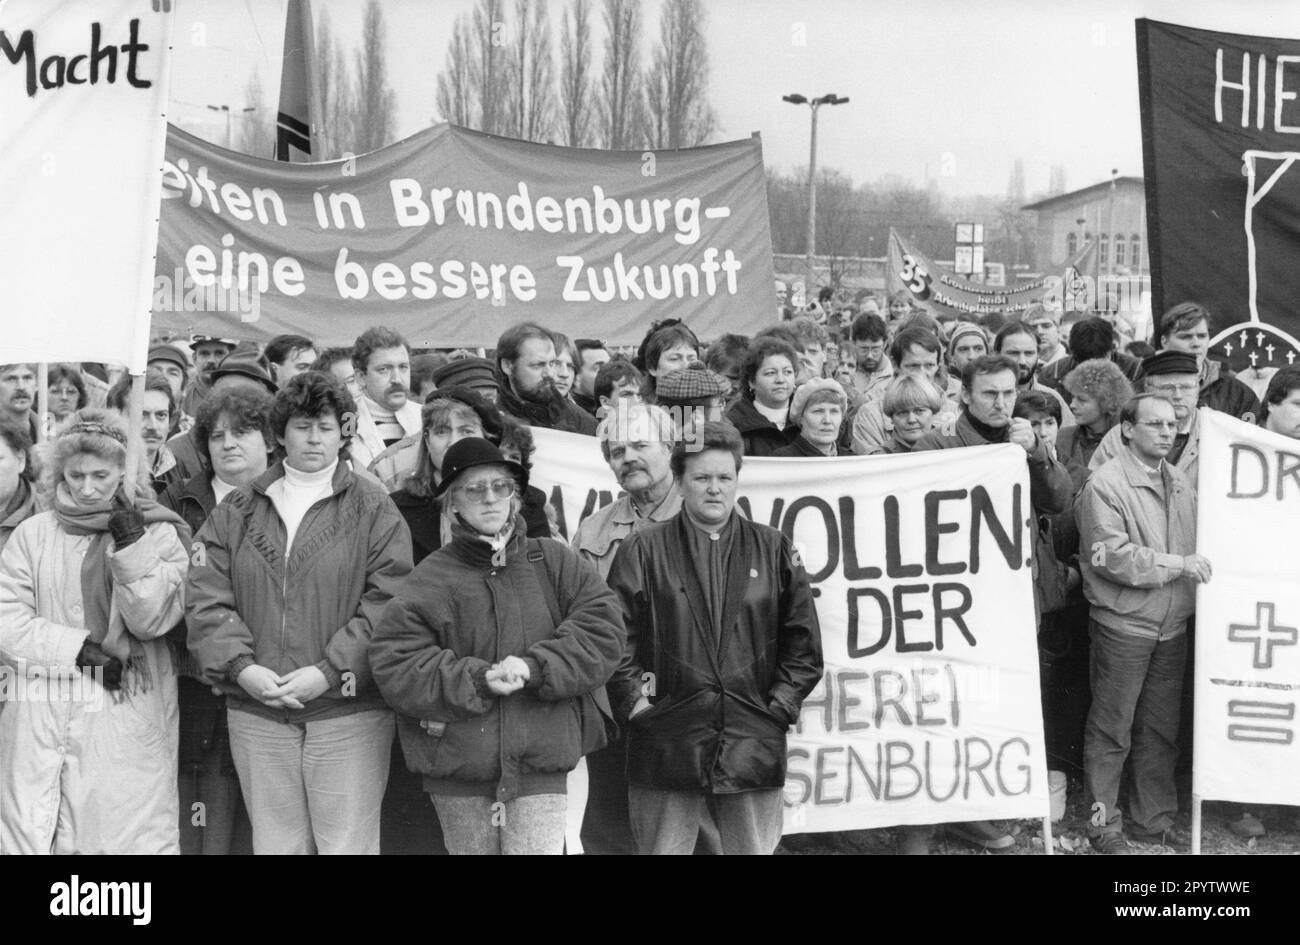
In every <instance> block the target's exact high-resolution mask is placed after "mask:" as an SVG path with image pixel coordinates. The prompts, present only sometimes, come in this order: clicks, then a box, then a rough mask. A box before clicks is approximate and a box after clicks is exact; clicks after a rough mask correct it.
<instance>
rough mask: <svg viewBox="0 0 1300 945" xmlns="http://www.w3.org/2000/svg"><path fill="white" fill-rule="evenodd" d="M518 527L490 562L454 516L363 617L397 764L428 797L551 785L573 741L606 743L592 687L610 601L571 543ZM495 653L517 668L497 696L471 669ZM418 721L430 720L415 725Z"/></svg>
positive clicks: (617, 642)
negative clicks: (393, 726)
mask: <svg viewBox="0 0 1300 945" xmlns="http://www.w3.org/2000/svg"><path fill="white" fill-rule="evenodd" d="M523 528H524V525H523V519H522V517H516V519H515V532H514V535H513V536H512V537H511V539H510V541H509V543H508V544H507V545H506V548H505V549H504V563H499V562H500V561H501V558H500V557H497V558H496V559H495V561H496V562H497V563H494V554H493V551H492V549H491V547H490V546H489V545H488V544H487V543H486V542H484V541H483V540H481V539H479V538H478V537H477V536H474V535H472V534H470V533H469V532H468V531H467V530H465V529H464V528H461V527H459V526H457V527H456V528H455V529H454V531H453V538H452V541H451V543H450V544H449V545H444V546H443V547H441V548H439V549H438V550H437V551H436V552H434V553H433V554H431V555H430V556H429V557H428V558H426V559H425V560H424V561H423V562H422V563H421V564H420V565H419V566H418V567H416V569H415V570H414V571H412V572H411V574H410V576H409V577H407V579H406V580H405V581H403V582H402V583H401V584H400V585H399V586H398V588H397V590H396V592H395V594H394V597H393V600H392V601H391V602H390V603H389V604H388V606H387V607H386V608H385V610H384V613H383V617H382V618H381V620H380V621H379V624H378V626H377V627H376V630H375V636H374V640H373V642H372V644H371V652H370V663H371V666H372V667H373V669H374V673H375V680H376V682H377V683H378V684H379V690H380V692H382V693H383V696H384V698H385V699H386V700H387V701H388V704H389V705H391V706H392V707H393V708H394V709H396V710H397V712H398V714H399V720H398V731H399V733H400V738H401V742H402V750H403V752H404V754H405V755H406V763H407V766H408V767H409V768H410V769H411V770H412V771H414V772H416V773H418V774H422V775H424V784H425V790H427V791H429V792H430V793H432V794H457V795H487V796H492V795H495V796H496V797H497V799H498V800H503V801H505V800H510V799H511V798H513V797H516V796H519V795H521V794H538V793H559V794H562V793H564V781H565V775H566V773H567V772H568V771H570V770H571V769H572V768H573V767H574V766H575V765H576V764H577V763H578V759H579V758H581V757H582V755H583V753H584V749H585V750H586V751H594V750H596V749H597V748H600V747H603V745H604V744H605V731H604V724H603V722H602V721H601V718H600V713H599V710H598V708H597V702H596V697H595V695H594V694H593V693H594V691H595V690H599V689H600V687H601V686H603V685H604V683H605V682H606V680H608V679H609V677H610V675H611V674H612V673H613V672H614V668H615V667H616V666H617V665H618V661H619V657H620V656H621V655H622V653H623V646H624V643H625V634H624V631H623V619H622V614H621V613H620V612H619V608H618V602H617V601H616V600H615V598H614V595H613V594H612V593H610V590H609V588H607V587H606V586H605V585H604V583H602V582H601V580H600V578H599V577H598V576H597V574H596V571H595V569H594V568H592V567H591V565H589V564H587V563H586V562H584V561H582V560H581V559H580V558H579V557H578V555H577V553H576V552H574V551H572V550H570V549H569V548H567V547H566V546H565V545H563V544H561V543H560V542H557V541H554V540H552V539H547V538H543V539H536V538H528V537H526V536H525V535H524V533H523ZM534 559H536V560H534ZM539 565H540V568H539ZM539 571H540V572H541V574H544V575H546V577H547V579H548V580H549V581H550V582H551V586H552V591H551V595H553V596H551V595H548V594H547V592H546V591H545V589H544V588H543V587H542V585H541V583H540V579H539ZM552 606H553V607H554V609H555V611H558V616H559V617H560V621H559V624H558V626H557V624H556V622H555V620H554V619H553V618H552ZM507 656H517V657H520V658H521V659H523V660H524V661H525V662H526V663H527V664H528V667H529V679H528V684H527V685H526V686H525V688H523V689H521V690H519V691H517V692H514V693H512V694H511V695H509V696H506V697H504V698H500V697H498V696H496V695H494V694H492V693H491V692H490V691H489V690H488V689H487V683H486V680H485V678H484V677H485V674H486V673H487V670H488V669H489V668H490V667H491V666H492V665H493V664H495V663H498V662H500V661H501V660H503V659H504V658H505V657H507ZM421 720H424V721H426V722H428V723H434V724H432V725H431V726H430V730H429V731H428V732H426V730H425V729H423V728H421V727H420V724H419V723H420V721H421ZM437 723H444V724H442V725H439V724H437ZM584 732H585V734H586V737H585V738H584Z"/></svg>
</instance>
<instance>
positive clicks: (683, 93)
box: [645, 0, 717, 148]
mask: <svg viewBox="0 0 1300 945" xmlns="http://www.w3.org/2000/svg"><path fill="white" fill-rule="evenodd" d="M708 81H709V53H708V48H707V43H706V40H705V37H704V9H703V7H702V6H701V4H700V0H665V2H664V5H663V8H662V9H661V10H660V13H659V45H658V47H656V49H655V51H654V57H653V60H652V63H651V66H650V72H649V74H648V75H647V76H646V81H645V103H646V137H647V142H646V143H647V144H649V145H650V147H652V148H690V147H695V146H696V145H700V144H704V143H705V142H707V141H708V140H709V137H710V136H711V135H712V134H713V131H714V129H715V127H716V125H717V119H716V116H715V115H714V113H713V109H712V108H711V107H710V106H709V102H708Z"/></svg>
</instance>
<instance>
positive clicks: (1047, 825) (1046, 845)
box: [1043, 814, 1054, 856]
mask: <svg viewBox="0 0 1300 945" xmlns="http://www.w3.org/2000/svg"><path fill="white" fill-rule="evenodd" d="M1043 849H1044V850H1045V851H1046V852H1047V855H1048V856H1051V855H1052V853H1053V852H1054V851H1053V850H1052V815H1051V814H1048V815H1047V816H1046V817H1044V818H1043Z"/></svg>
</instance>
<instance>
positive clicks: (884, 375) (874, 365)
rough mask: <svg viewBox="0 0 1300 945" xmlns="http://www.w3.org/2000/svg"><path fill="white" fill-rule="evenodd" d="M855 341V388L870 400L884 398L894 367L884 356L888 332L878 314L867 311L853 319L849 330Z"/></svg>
mask: <svg viewBox="0 0 1300 945" xmlns="http://www.w3.org/2000/svg"><path fill="white" fill-rule="evenodd" d="M849 335H850V337H851V338H852V339H853V349H854V353H856V354H857V356H858V367H857V370H856V371H854V373H853V387H854V389H855V390H857V392H858V393H859V394H862V395H863V397H864V398H865V399H866V400H867V401H872V400H878V399H879V398H881V397H884V396H885V389H886V388H887V387H889V382H890V381H892V380H893V379H894V365H893V363H892V362H891V361H890V360H889V358H888V357H887V356H886V355H885V347H886V346H887V345H888V343H889V342H888V338H889V329H888V328H887V327H886V326H885V320H884V319H883V318H881V317H880V316H879V315H876V314H873V313H870V312H867V313H864V314H862V315H859V316H858V317H857V318H855V319H854V320H853V327H852V328H851V329H849Z"/></svg>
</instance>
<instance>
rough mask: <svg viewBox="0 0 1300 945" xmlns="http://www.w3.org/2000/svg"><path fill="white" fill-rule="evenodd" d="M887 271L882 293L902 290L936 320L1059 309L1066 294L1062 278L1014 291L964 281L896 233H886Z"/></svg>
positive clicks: (1042, 281) (1032, 283) (893, 231)
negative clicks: (1041, 307) (1046, 307)
mask: <svg viewBox="0 0 1300 945" xmlns="http://www.w3.org/2000/svg"><path fill="white" fill-rule="evenodd" d="M888 260H889V271H888V276H887V278H886V280H885V289H886V291H887V292H888V293H889V294H890V295H893V294H894V293H895V292H897V291H899V290H902V291H905V292H907V293H908V294H909V295H911V297H912V298H913V299H914V300H915V301H916V302H918V303H921V304H923V305H925V307H926V308H928V309H930V310H931V311H932V312H933V313H934V314H935V315H936V316H937V315H945V316H951V317H952V318H963V319H967V320H969V319H972V318H979V317H980V316H981V315H990V314H998V315H1005V316H1006V317H1008V318H1012V317H1014V316H1016V315H1018V314H1020V313H1022V312H1024V311H1025V310H1026V309H1029V308H1031V307H1033V306H1035V305H1041V304H1047V305H1049V307H1052V308H1056V309H1060V308H1061V306H1062V296H1063V292H1064V291H1065V288H1066V287H1065V285H1064V280H1063V279H1062V277H1061V276H1047V277H1044V278H1042V279H1036V280H1034V281H1033V282H1028V283H1025V284H1024V285H1020V286H1015V287H1013V288H1006V287H999V286H991V285H985V284H984V283H982V282H974V281H972V280H970V279H963V278H962V277H961V276H959V275H956V274H955V273H953V272H950V271H949V270H947V269H944V268H943V267H942V266H940V265H938V264H937V263H936V262H935V261H934V260H932V259H930V258H929V257H928V256H926V255H925V254H924V253H923V252H921V251H920V250H919V249H918V248H917V247H916V246H914V245H913V244H912V243H911V242H910V241H909V240H907V239H905V238H904V237H903V236H901V235H900V234H899V233H898V231H896V230H893V229H891V230H890V231H889V256H888Z"/></svg>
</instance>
